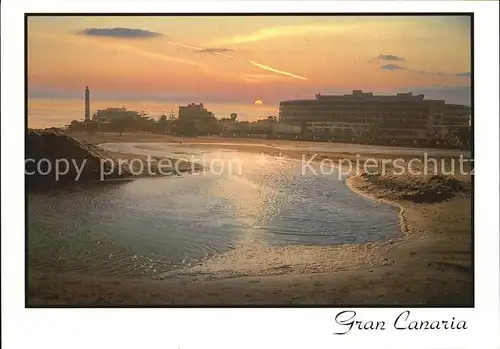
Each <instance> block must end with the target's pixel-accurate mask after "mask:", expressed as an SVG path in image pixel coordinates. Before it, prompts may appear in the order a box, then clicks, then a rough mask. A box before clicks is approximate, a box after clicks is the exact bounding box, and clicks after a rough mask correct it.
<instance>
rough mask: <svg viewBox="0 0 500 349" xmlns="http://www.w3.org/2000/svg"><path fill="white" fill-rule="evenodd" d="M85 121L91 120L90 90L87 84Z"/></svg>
mask: <svg viewBox="0 0 500 349" xmlns="http://www.w3.org/2000/svg"><path fill="white" fill-rule="evenodd" d="M85 121H90V90H89V87H88V86H85Z"/></svg>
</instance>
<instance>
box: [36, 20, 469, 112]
mask: <svg viewBox="0 0 500 349" xmlns="http://www.w3.org/2000/svg"><path fill="white" fill-rule="evenodd" d="M470 42H471V38H470V20H469V17H435V16H434V17H338V16H337V17H327V16H324V17H290V16H276V17H267V16H264V17H241V16H240V17H30V18H29V21H28V85H29V97H30V98H51V99H54V98H79V97H81V96H82V95H83V89H84V88H85V85H89V87H90V88H91V91H92V98H93V99H97V100H98V99H102V100H106V99H120V100H122V99H123V100H155V101H161V100H165V101H177V102H179V103H186V102H189V101H192V102H204V103H205V104H206V105H210V103H219V104H220V103H233V104H237V105H242V106H248V108H249V110H251V109H252V108H262V107H263V106H268V107H269V106H272V107H273V108H275V109H277V106H278V104H279V101H280V100H283V99H298V98H311V97H314V94H315V93H318V92H321V93H323V94H327V93H348V92H350V91H351V90H353V89H363V90H365V91H373V92H375V93H393V92H397V91H414V92H420V93H422V92H423V93H426V94H427V95H429V97H434V98H445V99H447V100H448V101H450V102H455V103H459V102H462V103H469V101H470V98H469V86H470V69H471V45H470ZM256 100H261V101H262V102H263V104H257V105H256V104H254V102H255V101H256Z"/></svg>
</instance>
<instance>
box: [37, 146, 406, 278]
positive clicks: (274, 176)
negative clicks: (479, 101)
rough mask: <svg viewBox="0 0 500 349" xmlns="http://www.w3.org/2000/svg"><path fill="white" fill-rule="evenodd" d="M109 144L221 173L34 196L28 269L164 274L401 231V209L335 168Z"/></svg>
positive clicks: (191, 150) (184, 149) (240, 155)
mask: <svg viewBox="0 0 500 349" xmlns="http://www.w3.org/2000/svg"><path fill="white" fill-rule="evenodd" d="M103 146H104V147H105V148H108V149H109V150H114V151H121V152H132V153H140V154H151V155H157V156H172V157H177V158H186V159H194V160H196V161H199V162H202V163H203V162H204V163H205V164H212V166H213V168H212V169H213V172H215V173H209V172H207V173H199V174H197V175H191V174H186V175H182V176H172V177H162V178H151V179H138V180H135V181H132V182H127V183H122V184H113V185H99V186H91V187H88V188H84V189H75V190H71V191H68V190H64V191H53V192H50V193H43V194H30V195H29V198H28V215H29V216H28V244H29V265H30V266H31V267H33V268H37V269H42V270H46V271H59V272H68V271H88V272H92V273H95V274H96V275H124V276H125V275H126V276H141V275H157V274H160V273H162V272H166V271H172V270H176V269H178V268H181V267H189V266H192V265H194V264H196V263H200V262H202V261H203V260H206V259H207V258H210V257H211V256H214V255H217V254H220V253H223V252H226V251H228V250H230V249H233V248H235V247H236V246H241V245H242V244H261V245H279V246H283V245H290V244H293V245H301V244H302V245H326V244H345V243H364V242H368V241H375V240H379V239H385V238H389V237H391V236H394V235H396V234H398V233H399V232H400V227H399V221H398V209H397V208H395V207H392V206H387V205H384V204H381V203H377V202H374V201H372V200H368V199H365V198H363V197H360V196H358V195H356V194H354V193H353V192H352V191H351V190H350V189H349V188H347V187H346V185H345V184H344V182H343V181H339V180H338V176H337V173H336V172H333V173H332V174H330V175H315V174H314V173H312V172H311V171H306V172H305V174H303V173H302V167H301V163H300V161H295V160H288V161H287V160H283V161H276V160H274V159H271V158H262V157H261V156H258V155H256V154H250V153H243V152H236V151H229V150H223V149H217V148H216V147H214V148H211V149H207V148H206V147H203V148H196V146H183V145H172V144H140V143H137V144H111V143H109V144H105V145H103ZM215 159H216V160H215ZM214 160H215V161H214ZM315 166H316V165H315Z"/></svg>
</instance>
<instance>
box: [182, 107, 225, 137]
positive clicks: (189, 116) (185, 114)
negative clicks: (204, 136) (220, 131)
mask: <svg viewBox="0 0 500 349" xmlns="http://www.w3.org/2000/svg"><path fill="white" fill-rule="evenodd" d="M178 124H179V126H180V128H181V129H184V130H185V131H186V132H188V133H194V132H196V133H211V132H217V119H216V118H215V116H214V114H213V113H211V112H210V111H208V110H207V109H206V108H205V107H204V106H203V103H200V104H195V103H190V104H188V105H185V106H182V105H181V106H179V119H178Z"/></svg>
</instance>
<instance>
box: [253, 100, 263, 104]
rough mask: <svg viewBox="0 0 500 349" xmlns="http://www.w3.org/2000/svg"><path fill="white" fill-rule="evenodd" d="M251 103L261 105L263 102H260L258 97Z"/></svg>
mask: <svg viewBox="0 0 500 349" xmlns="http://www.w3.org/2000/svg"><path fill="white" fill-rule="evenodd" d="M253 104H256V105H263V104H264V102H262V101H261V100H260V99H257V100H256V101H255V102H254V103H253Z"/></svg>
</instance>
